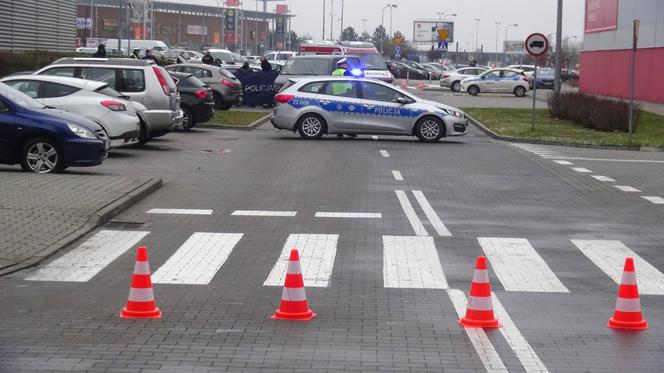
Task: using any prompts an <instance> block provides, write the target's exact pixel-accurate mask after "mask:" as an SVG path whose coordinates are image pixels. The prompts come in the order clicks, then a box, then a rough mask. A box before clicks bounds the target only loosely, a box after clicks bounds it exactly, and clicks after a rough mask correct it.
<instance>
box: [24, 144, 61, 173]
mask: <svg viewBox="0 0 664 373" xmlns="http://www.w3.org/2000/svg"><path fill="white" fill-rule="evenodd" d="M20 161H21V168H22V169H23V170H24V171H29V172H35V173H38V174H48V173H55V172H60V171H62V170H63V169H64V159H63V154H62V151H60V149H59V148H58V144H57V143H56V142H55V141H54V140H51V139H49V138H46V137H37V138H34V139H32V140H30V141H28V142H27V143H26V144H25V145H24V146H23V149H22V150H21V159H20Z"/></svg>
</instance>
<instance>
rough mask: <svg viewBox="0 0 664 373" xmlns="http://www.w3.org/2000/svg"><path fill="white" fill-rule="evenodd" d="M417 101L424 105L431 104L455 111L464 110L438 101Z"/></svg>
mask: <svg viewBox="0 0 664 373" xmlns="http://www.w3.org/2000/svg"><path fill="white" fill-rule="evenodd" d="M417 103H418V104H422V105H431V106H434V107H436V108H439V109H446V110H454V111H460V112H463V110H460V109H457V108H455V107H454V106H450V105H445V104H443V103H440V102H436V101H430V100H422V99H418V100H417Z"/></svg>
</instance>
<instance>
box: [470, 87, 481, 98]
mask: <svg viewBox="0 0 664 373" xmlns="http://www.w3.org/2000/svg"><path fill="white" fill-rule="evenodd" d="M479 93H480V88H479V87H478V86H476V85H471V86H470V87H468V94H469V95H471V96H477V95H478V94H479Z"/></svg>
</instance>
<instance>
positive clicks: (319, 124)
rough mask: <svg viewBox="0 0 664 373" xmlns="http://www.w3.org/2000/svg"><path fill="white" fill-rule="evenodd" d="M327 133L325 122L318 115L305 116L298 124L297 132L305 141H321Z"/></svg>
mask: <svg viewBox="0 0 664 373" xmlns="http://www.w3.org/2000/svg"><path fill="white" fill-rule="evenodd" d="M326 131H327V125H326V124H325V120H324V119H323V118H322V117H320V116H319V115H317V114H305V115H303V116H302V117H301V118H300V120H298V123H297V132H299V133H300V136H302V138H304V139H320V138H321V137H322V136H323V134H324V133H325V132H326Z"/></svg>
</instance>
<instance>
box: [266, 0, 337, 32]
mask: <svg viewBox="0 0 664 373" xmlns="http://www.w3.org/2000/svg"><path fill="white" fill-rule="evenodd" d="M326 2H327V0H323V39H322V40H325V3H326ZM256 3H258V2H256Z"/></svg>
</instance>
